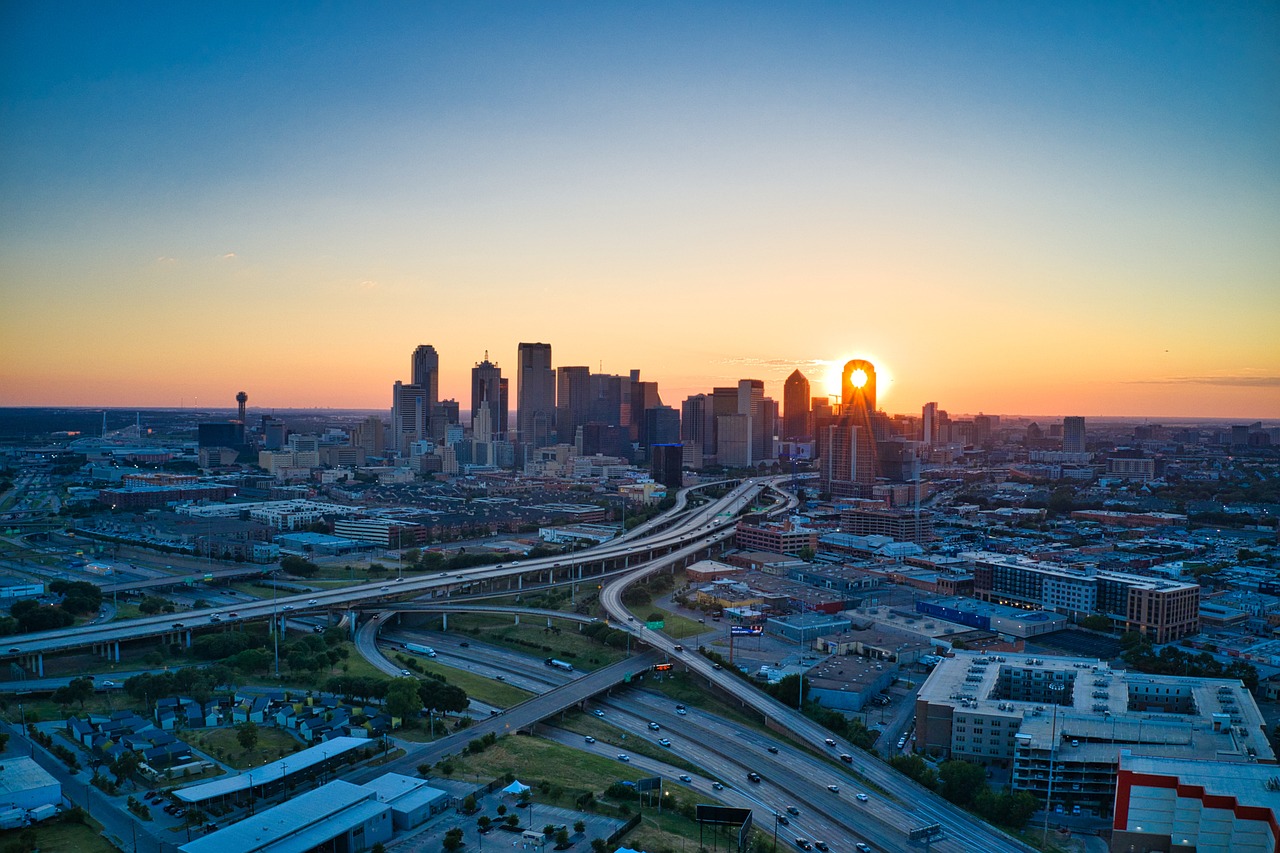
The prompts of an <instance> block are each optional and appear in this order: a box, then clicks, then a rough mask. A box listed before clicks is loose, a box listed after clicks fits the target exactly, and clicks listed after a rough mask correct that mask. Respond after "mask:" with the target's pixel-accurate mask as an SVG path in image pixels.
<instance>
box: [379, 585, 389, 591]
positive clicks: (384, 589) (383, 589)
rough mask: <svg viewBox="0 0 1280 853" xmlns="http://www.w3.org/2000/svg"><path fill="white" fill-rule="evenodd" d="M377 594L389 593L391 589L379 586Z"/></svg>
mask: <svg viewBox="0 0 1280 853" xmlns="http://www.w3.org/2000/svg"><path fill="white" fill-rule="evenodd" d="M378 592H391V587H389V586H380V587H378Z"/></svg>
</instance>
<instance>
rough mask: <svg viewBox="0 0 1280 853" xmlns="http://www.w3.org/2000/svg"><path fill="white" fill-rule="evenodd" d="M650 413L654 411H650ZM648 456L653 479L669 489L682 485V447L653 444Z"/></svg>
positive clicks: (680, 445) (678, 445) (679, 445)
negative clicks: (650, 460) (649, 456)
mask: <svg viewBox="0 0 1280 853" xmlns="http://www.w3.org/2000/svg"><path fill="white" fill-rule="evenodd" d="M650 411H655V410H653V409H650ZM650 455H651V457H652V462H651V465H650V470H651V471H652V472H653V479H655V480H657V481H658V482H659V483H661V484H662V485H664V486H666V487H667V488H669V489H678V488H680V487H681V486H682V485H684V476H683V474H682V473H681V468H682V466H683V464H684V462H683V460H684V445H682V444H655V445H653V446H652V448H650Z"/></svg>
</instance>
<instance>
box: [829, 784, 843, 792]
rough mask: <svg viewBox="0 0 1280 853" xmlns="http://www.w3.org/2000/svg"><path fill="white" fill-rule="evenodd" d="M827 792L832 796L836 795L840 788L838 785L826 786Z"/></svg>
mask: <svg viewBox="0 0 1280 853" xmlns="http://www.w3.org/2000/svg"><path fill="white" fill-rule="evenodd" d="M827 790H828V791H830V792H831V793H833V794H838V793H840V786H839V785H828V786H827Z"/></svg>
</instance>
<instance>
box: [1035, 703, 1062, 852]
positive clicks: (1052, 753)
mask: <svg viewBox="0 0 1280 853" xmlns="http://www.w3.org/2000/svg"><path fill="white" fill-rule="evenodd" d="M1064 690H1066V685H1064V684H1061V683H1057V682H1055V683H1053V684H1050V685H1049V693H1050V698H1052V699H1053V734H1052V736H1051V737H1050V738H1049V790H1048V792H1047V794H1046V795H1045V800H1044V829H1043V831H1042V832H1041V833H1040V846H1042V847H1043V846H1044V845H1045V844H1046V843H1047V841H1048V838H1049V812H1050V810H1051V809H1052V808H1053V760H1054V758H1055V757H1056V756H1057V754H1058V703H1059V701H1061V700H1060V698H1059V697H1060V696H1061V695H1062V691H1064Z"/></svg>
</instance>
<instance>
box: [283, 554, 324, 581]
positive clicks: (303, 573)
mask: <svg viewBox="0 0 1280 853" xmlns="http://www.w3.org/2000/svg"><path fill="white" fill-rule="evenodd" d="M280 568H281V569H283V570H284V571H285V572H286V573H287V574H291V575H294V576H295V577H300V578H310V577H315V576H316V575H317V574H319V573H320V567H319V566H317V565H316V564H315V563H313V562H311V561H310V560H308V559H305V558H303V557H296V556H294V555H292V554H289V555H288V556H285V557H281V558H280Z"/></svg>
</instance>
